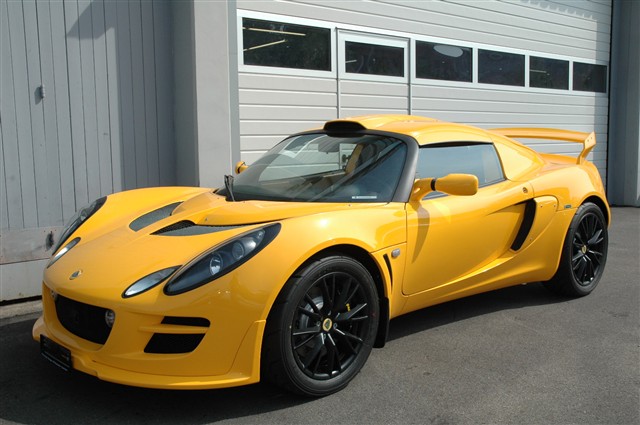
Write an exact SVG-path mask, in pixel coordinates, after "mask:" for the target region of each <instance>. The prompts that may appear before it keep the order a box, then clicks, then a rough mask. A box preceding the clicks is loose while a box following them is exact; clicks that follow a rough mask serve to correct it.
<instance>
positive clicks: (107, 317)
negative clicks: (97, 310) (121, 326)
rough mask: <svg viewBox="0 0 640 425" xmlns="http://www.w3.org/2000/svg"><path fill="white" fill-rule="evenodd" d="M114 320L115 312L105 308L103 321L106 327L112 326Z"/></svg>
mask: <svg viewBox="0 0 640 425" xmlns="http://www.w3.org/2000/svg"><path fill="white" fill-rule="evenodd" d="M115 320H116V313H115V312H114V311H113V310H107V311H105V312H104V322H105V323H106V324H107V326H108V327H110V328H111V327H113V322H115Z"/></svg>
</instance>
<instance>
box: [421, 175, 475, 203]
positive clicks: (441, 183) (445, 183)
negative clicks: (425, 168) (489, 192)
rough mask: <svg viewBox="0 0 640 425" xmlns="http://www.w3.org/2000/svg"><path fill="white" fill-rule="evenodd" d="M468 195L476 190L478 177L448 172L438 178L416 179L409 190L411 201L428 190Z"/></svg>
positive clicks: (473, 193)
mask: <svg viewBox="0 0 640 425" xmlns="http://www.w3.org/2000/svg"><path fill="white" fill-rule="evenodd" d="M435 191H438V192H443V193H448V194H449V195H456V196H470V195H475V194H476V193H477V192H478V178H477V177H476V176H474V175H472V174H449V175H447V176H444V177H439V178H436V179H434V178H427V179H420V180H416V182H415V183H414V184H413V190H412V191H411V201H419V200H420V199H422V198H424V196H425V195H426V194H427V193H429V192H435Z"/></svg>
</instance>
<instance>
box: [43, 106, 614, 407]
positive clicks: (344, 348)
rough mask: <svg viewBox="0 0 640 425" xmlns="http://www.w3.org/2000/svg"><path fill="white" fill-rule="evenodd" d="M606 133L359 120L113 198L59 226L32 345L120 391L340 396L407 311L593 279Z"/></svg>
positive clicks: (582, 289)
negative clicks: (186, 179)
mask: <svg viewBox="0 0 640 425" xmlns="http://www.w3.org/2000/svg"><path fill="white" fill-rule="evenodd" d="M511 137H513V138H535V139H553V140H562V141H567V142H572V143H580V144H581V145H582V149H581V152H580V153H579V154H578V155H577V157H569V156H563V155H552V154H539V153H536V152H535V151H533V150H532V149H530V148H528V147H526V146H524V145H522V144H521V143H519V142H517V141H514V140H512V139H511ZM595 143H596V142H595V135H594V134H593V133H591V134H587V133H580V132H574V131H565V130H555V129H533V128H503V129H493V130H483V129H479V128H475V127H469V126H465V125H458V124H452V123H447V122H441V121H438V120H434V119H429V118H422V117H416V116H405V115H374V116H364V117H357V118H351V119H339V120H334V121H329V122H327V123H326V124H325V125H324V127H323V128H322V129H316V130H311V131H307V132H303V133H299V134H295V135H293V136H291V137H289V138H287V139H285V140H284V141H282V142H281V143H279V144H278V145H276V146H275V147H274V148H273V149H271V150H270V151H269V152H267V153H266V154H265V155H264V156H263V157H262V158H261V159H259V160H258V161H256V162H255V163H254V164H252V165H251V166H250V167H247V166H246V165H245V164H244V163H239V164H238V165H237V166H236V173H237V175H236V176H235V178H234V177H232V176H226V177H225V187H224V188H220V189H213V190H212V189H206V188H187V187H171V188H149V189H139V190H133V191H128V192H122V193H116V194H113V195H109V196H107V197H104V198H101V199H99V200H97V201H95V202H94V203H92V204H91V205H89V206H88V207H86V208H83V209H82V210H80V211H79V212H78V213H77V215H76V216H75V217H74V218H73V220H72V221H71V223H70V224H69V225H68V227H67V228H66V230H65V232H64V233H63V235H62V236H61V237H60V240H59V243H58V246H57V248H56V249H55V250H54V254H53V256H52V258H51V260H50V262H49V264H48V265H47V267H46V270H45V272H44V280H43V287H42V289H43V305H44V312H43V316H42V317H41V318H40V319H38V321H37V322H36V323H35V325H34V328H33V337H34V339H36V340H38V341H40V347H41V352H42V354H43V355H44V356H45V357H46V358H48V359H49V360H51V361H52V362H54V363H55V364H57V365H58V366H60V367H62V368H64V369H67V370H69V369H75V370H79V371H82V372H85V373H88V374H91V375H94V376H97V377H98V378H100V379H104V380H106V381H112V382H118V383H121V384H127V385H136V386H142V387H153V388H176V389H190V388H221V387H231V386H236V385H245V384H250V383H254V382H258V381H259V380H260V379H266V380H269V381H271V382H273V383H275V384H277V385H279V386H282V387H284V388H287V389H290V390H292V391H295V392H298V393H303V394H306V395H311V396H322V395H326V394H330V393H332V392H335V391H338V390H340V389H342V388H344V387H345V386H346V385H347V384H348V383H349V381H351V379H353V377H354V376H355V375H356V374H357V373H358V371H359V370H360V369H361V368H362V366H363V364H364V363H365V361H366V360H367V358H368V356H369V354H370V352H371V349H372V347H381V346H383V345H384V343H385V340H386V337H387V331H388V325H389V320H390V319H392V318H394V317H397V316H399V315H401V314H404V313H408V312H410V311H414V310H417V309H421V308H424V307H427V306H430V305H434V304H437V303H442V302H445V301H449V300H453V299H456V298H460V297H465V296H468V295H473V294H477V293H480V292H484V291H489V290H493V289H498V288H504V287H507V286H510V285H517V284H521V283H525V282H539V281H542V282H545V283H544V284H545V286H547V287H548V288H549V289H551V290H553V291H556V292H558V293H561V294H564V295H566V296H583V295H587V294H589V293H590V292H591V291H593V289H594V288H595V287H596V285H597V284H598V281H599V280H600V278H601V276H602V273H603V270H604V266H605V262H606V258H607V244H608V239H607V228H608V226H609V222H610V219H611V214H610V211H609V207H608V204H607V199H606V197H605V193H604V188H603V185H602V182H601V179H600V176H599V174H598V171H597V169H596V168H595V166H594V165H593V164H591V163H590V162H589V161H587V159H586V157H587V154H588V153H589V152H590V151H591V149H592V148H593V146H594V145H595Z"/></svg>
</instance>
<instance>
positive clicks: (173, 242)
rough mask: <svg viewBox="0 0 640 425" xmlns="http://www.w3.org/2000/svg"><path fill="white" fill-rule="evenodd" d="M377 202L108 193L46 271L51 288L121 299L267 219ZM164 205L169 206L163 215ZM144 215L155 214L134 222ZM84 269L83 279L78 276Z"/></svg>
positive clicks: (199, 191)
mask: <svg viewBox="0 0 640 425" xmlns="http://www.w3.org/2000/svg"><path fill="white" fill-rule="evenodd" d="M174 205H175V207H174ZM375 205H380V204H357V203H356V204H317V203H313V204H312V203H291V202H269V201H243V202H227V201H226V200H225V198H224V197H222V196H219V195H216V194H215V193H213V192H211V191H210V190H203V189H199V188H192V189H190V190H187V189H177V188H176V189H172V190H170V191H160V190H158V189H154V190H144V191H132V192H122V193H120V194H116V195H111V196H109V197H108V199H107V201H106V203H105V205H104V206H103V207H102V208H101V209H100V210H99V211H98V212H97V213H96V214H95V215H94V216H92V217H91V218H90V219H89V220H87V222H85V223H84V224H83V225H82V226H81V227H80V228H79V229H78V230H77V231H76V232H75V233H74V234H73V235H71V237H70V239H73V238H76V237H79V238H80V239H81V241H80V243H78V245H76V246H75V247H74V248H73V249H71V250H70V251H69V252H67V253H66V254H65V255H64V256H62V257H61V258H60V259H59V260H58V261H56V263H55V264H53V265H52V266H51V267H48V268H47V269H46V270H45V281H46V282H49V283H50V284H54V286H55V288H52V289H55V290H56V291H60V292H61V293H62V294H65V293H66V294H68V295H73V296H74V297H75V298H76V299H79V300H83V299H84V300H85V301H87V302H89V301H90V300H91V299H93V297H95V296H96V295H97V294H101V295H102V296H105V297H108V298H111V299H114V298H120V294H122V291H124V290H125V289H126V288H127V287H128V286H129V285H131V284H132V283H134V282H135V281H137V280H138V279H140V278H142V277H144V276H146V275H148V274H150V273H153V272H155V271H158V270H162V269H164V268H168V267H174V266H184V265H186V264H188V263H189V262H190V261H191V260H193V259H194V258H196V257H197V256H199V255H200V254H202V253H203V252H205V251H207V250H209V249H211V248H213V247H215V246H216V245H219V244H221V243H223V242H224V241H227V240H229V239H231V238H233V237H235V236H237V235H240V234H242V233H245V232H248V231H250V230H251V229H253V228H256V227H260V225H261V224H265V223H269V222H274V221H283V220H286V219H293V218H295V217H300V216H305V215H307V216H308V215H311V214H322V213H327V212H333V211H336V212H337V211H341V210H351V211H355V210H361V209H369V208H372V207H374V206H375ZM163 209H164V210H169V211H168V212H166V213H165V214H164V215H161V214H156V212H157V211H160V210H163ZM154 214H155V215H154ZM142 217H151V218H149V219H148V220H146V221H144V224H143V225H136V226H133V224H134V223H139V222H140V221H139V220H140V219H141V218H142ZM154 217H155V218H154ZM283 225H285V226H286V224H284V223H283ZM77 273H81V274H82V275H81V277H79V278H73V277H72V275H74V274H77ZM81 282H90V285H87V286H85V285H83V284H81Z"/></svg>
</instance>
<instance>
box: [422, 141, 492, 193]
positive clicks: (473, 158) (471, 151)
mask: <svg viewBox="0 0 640 425" xmlns="http://www.w3.org/2000/svg"><path fill="white" fill-rule="evenodd" d="M451 173H463V174H473V175H474V176H476V177H478V184H479V185H480V186H486V185H489V184H492V183H496V182H499V181H502V180H504V176H503V174H502V166H501V165H500V161H499V159H498V154H497V152H496V149H495V147H494V146H493V145H492V144H489V143H481V144H456V145H450V144H449V145H445V146H442V145H435V146H426V147H423V148H421V149H420V154H419V156H418V169H417V176H416V177H417V178H427V177H444V176H446V175H447V174H451Z"/></svg>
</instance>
